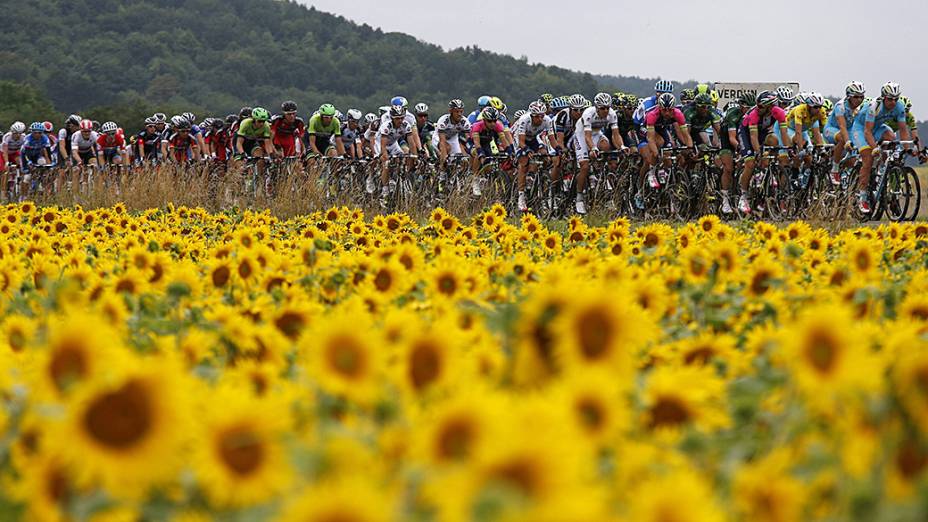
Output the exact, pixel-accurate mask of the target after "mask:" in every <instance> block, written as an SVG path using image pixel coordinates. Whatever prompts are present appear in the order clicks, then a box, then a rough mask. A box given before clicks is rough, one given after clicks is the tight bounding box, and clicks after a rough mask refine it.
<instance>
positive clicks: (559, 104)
mask: <svg viewBox="0 0 928 522" xmlns="http://www.w3.org/2000/svg"><path fill="white" fill-rule="evenodd" d="M567 105H568V104H567V99H566V98H564V97H563V96H561V97H558V98H555V99H553V100H551V103H550V104H548V106H549V107H551V110H555V111H558V110H561V109H566V108H567Z"/></svg>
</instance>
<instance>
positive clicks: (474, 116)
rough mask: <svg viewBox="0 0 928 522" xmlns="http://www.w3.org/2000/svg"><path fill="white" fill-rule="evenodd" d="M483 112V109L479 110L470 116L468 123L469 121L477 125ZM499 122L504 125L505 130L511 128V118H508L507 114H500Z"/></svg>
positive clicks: (468, 116)
mask: <svg viewBox="0 0 928 522" xmlns="http://www.w3.org/2000/svg"><path fill="white" fill-rule="evenodd" d="M482 110H483V109H477V110H475V111H474V112H472V113H470V114H468V115H467V121H469V122H470V124H471V125H473V124H475V123H477V118H479V117H480V111H482ZM499 122H500V123H502V124H503V128H504V129H508V128H509V118H507V117H506V115H505V114H503V113H499Z"/></svg>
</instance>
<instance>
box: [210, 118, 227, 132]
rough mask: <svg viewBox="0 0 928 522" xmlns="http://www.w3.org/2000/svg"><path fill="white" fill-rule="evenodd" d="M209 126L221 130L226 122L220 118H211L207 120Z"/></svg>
mask: <svg viewBox="0 0 928 522" xmlns="http://www.w3.org/2000/svg"><path fill="white" fill-rule="evenodd" d="M209 126H210V128H211V129H213V130H217V131H221V130H222V128H223V127H225V126H226V122H224V121H222V118H212V119H211V120H210V122H209Z"/></svg>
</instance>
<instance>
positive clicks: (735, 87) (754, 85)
mask: <svg viewBox="0 0 928 522" xmlns="http://www.w3.org/2000/svg"><path fill="white" fill-rule="evenodd" d="M781 85H785V86H787V87H789V88H790V89H792V90H793V93H794V94H799V82H779V83H777V82H715V90H716V91H717V92H718V93H719V107H724V106H725V105H726V104H727V103H728V102H729V101H731V100H737V99H738V97H739V96H741V95H742V94H744V93H745V92H750V93H753V94H754V95H755V96H756V95H757V93H759V92H761V91H775V90H776V89H777V87H779V86H781Z"/></svg>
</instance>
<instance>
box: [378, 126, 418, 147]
mask: <svg viewBox="0 0 928 522" xmlns="http://www.w3.org/2000/svg"><path fill="white" fill-rule="evenodd" d="M415 128H416V126H415V125H414V124H412V125H411V124H410V123H409V120H403V123H401V124H400V126H399V127H394V126H393V120H387V122H386V123H383V122H381V123H380V131H379V134H380V137H381V138H387V140H388V141H387V144H388V145H392V144H394V143H396V142H398V141H399V140H401V139H403V138H405V137H406V136H409V135H410V134H412V133H413V132H415Z"/></svg>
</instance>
